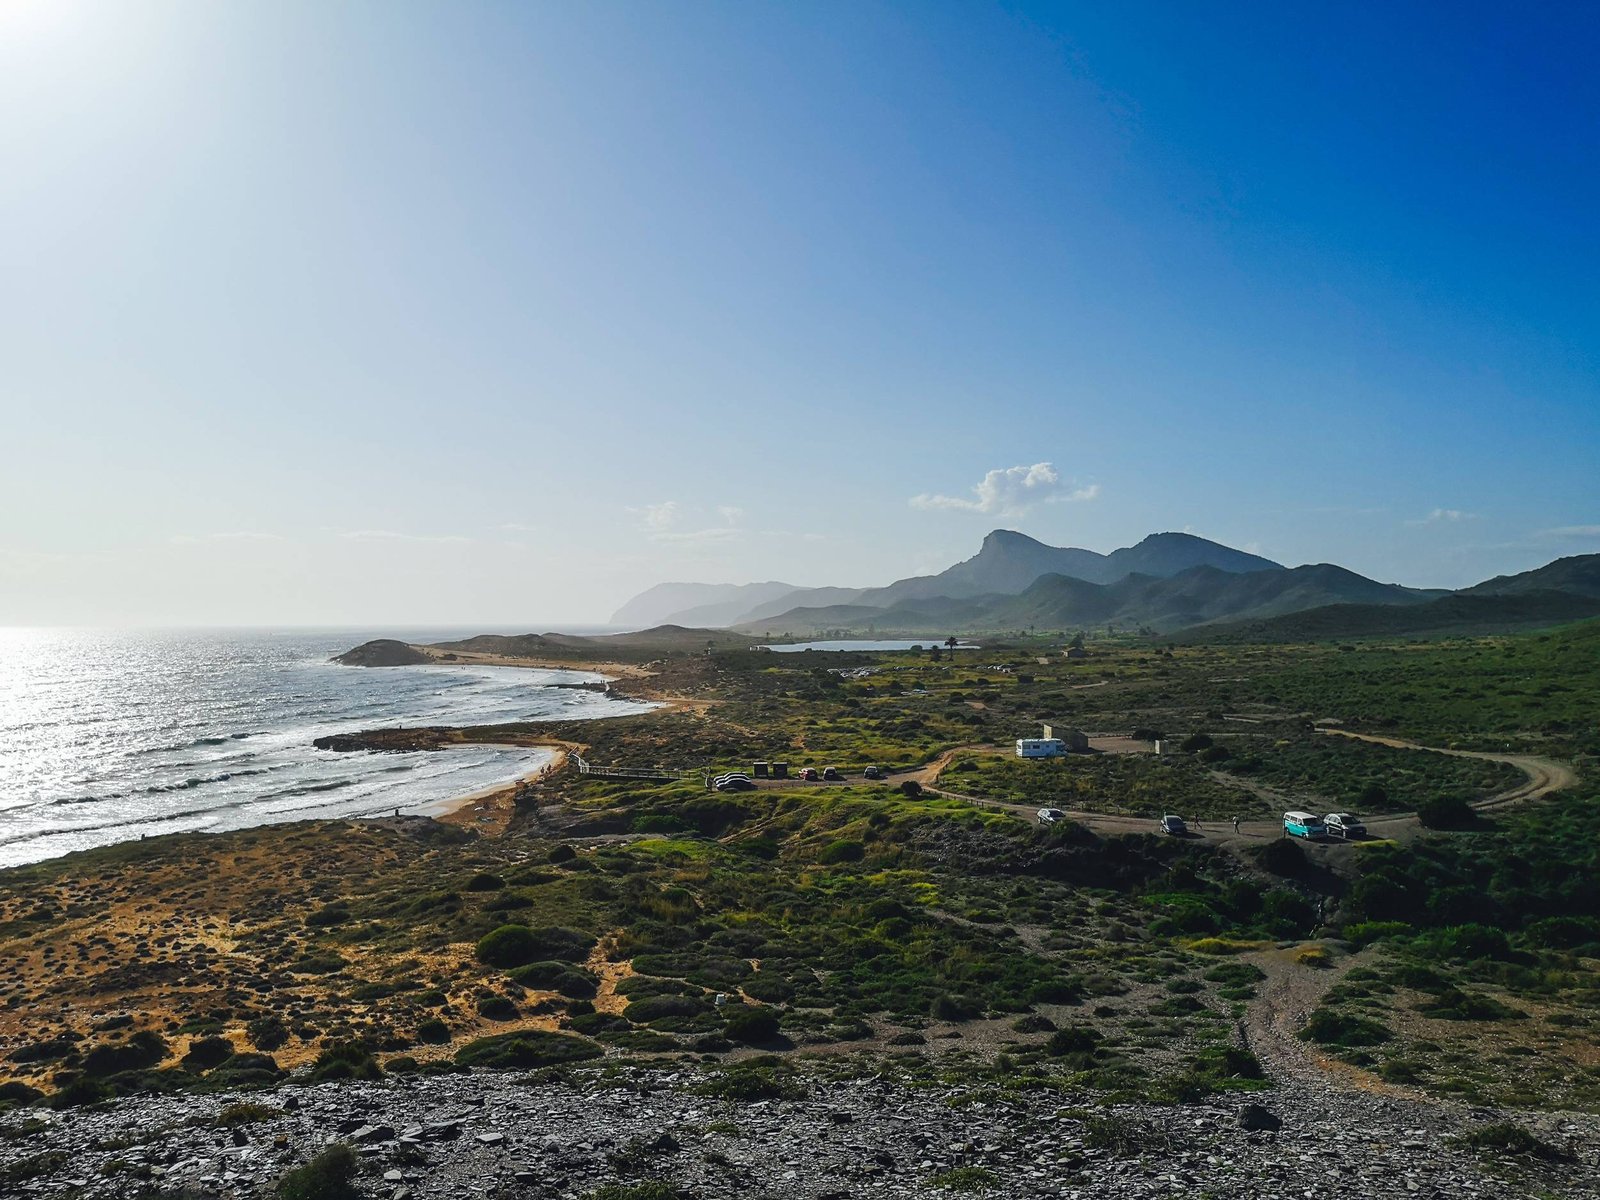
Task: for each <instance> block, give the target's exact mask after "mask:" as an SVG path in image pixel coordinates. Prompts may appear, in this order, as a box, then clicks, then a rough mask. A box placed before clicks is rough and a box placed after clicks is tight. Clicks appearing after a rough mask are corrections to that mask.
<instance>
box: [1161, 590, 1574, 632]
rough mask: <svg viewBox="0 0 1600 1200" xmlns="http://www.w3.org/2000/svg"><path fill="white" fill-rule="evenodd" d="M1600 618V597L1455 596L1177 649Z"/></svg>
mask: <svg viewBox="0 0 1600 1200" xmlns="http://www.w3.org/2000/svg"><path fill="white" fill-rule="evenodd" d="M1591 617H1600V597H1597V598H1591V597H1587V596H1576V595H1570V594H1568V593H1565V592H1526V593H1518V594H1513V595H1507V596H1481V595H1473V594H1457V595H1450V596H1445V597H1443V598H1441V599H1438V600H1432V601H1428V602H1427V603H1424V604H1414V605H1409V606H1407V607H1397V606H1395V605H1382V604H1330V605H1326V606H1324V607H1321V608H1311V609H1307V610H1305V611H1303V612H1295V613H1285V614H1283V615H1282V616H1277V617H1271V618H1268V619H1265V620H1252V621H1229V622H1223V623H1219V624H1215V625H1207V626H1199V627H1196V628H1193V629H1188V630H1184V631H1183V632H1182V633H1179V634H1177V635H1175V640H1176V641H1178V642H1181V643H1198V642H1208V643H1225V642H1241V643H1244V642H1317V641H1330V640H1334V639H1339V640H1344V639H1349V638H1373V637H1442V636H1451V637H1462V636H1474V635H1484V634H1495V633H1510V632H1514V631H1517V630H1526V629H1542V628H1546V627H1548V626H1552V625H1565V624H1567V623H1569V622H1572V621H1583V620H1587V619H1588V618H1591Z"/></svg>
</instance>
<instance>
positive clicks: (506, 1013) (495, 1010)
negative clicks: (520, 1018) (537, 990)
mask: <svg viewBox="0 0 1600 1200" xmlns="http://www.w3.org/2000/svg"><path fill="white" fill-rule="evenodd" d="M478 1015H479V1016H480V1017H484V1018H485V1019H487V1020H490V1021H513V1020H515V1019H516V1017H517V1006H516V1004H515V1002H514V1001H512V999H511V998H510V997H509V996H485V997H483V998H482V999H481V1000H479V1001H478Z"/></svg>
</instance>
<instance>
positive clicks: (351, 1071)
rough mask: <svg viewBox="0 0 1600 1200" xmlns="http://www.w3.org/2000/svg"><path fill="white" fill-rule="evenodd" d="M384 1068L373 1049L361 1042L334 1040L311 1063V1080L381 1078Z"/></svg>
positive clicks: (314, 1081) (319, 1081)
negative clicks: (379, 1063)
mask: <svg viewBox="0 0 1600 1200" xmlns="http://www.w3.org/2000/svg"><path fill="white" fill-rule="evenodd" d="M381 1078H383V1068H382V1067H380V1066H378V1060H377V1059H375V1058H373V1057H372V1050H371V1049H370V1048H369V1047H367V1046H364V1045H362V1044H361V1043H360V1042H334V1043H333V1044H332V1045H329V1046H326V1047H324V1049H323V1051H322V1053H321V1054H319V1055H317V1060H316V1061H315V1062H314V1063H312V1064H311V1081H312V1082H313V1083H322V1082H324V1081H327V1080H335V1079H381Z"/></svg>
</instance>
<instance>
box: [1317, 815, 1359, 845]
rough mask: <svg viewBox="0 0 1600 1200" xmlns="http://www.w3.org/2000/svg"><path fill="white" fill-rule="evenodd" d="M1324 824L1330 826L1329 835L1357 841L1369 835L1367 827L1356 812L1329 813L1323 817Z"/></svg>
mask: <svg viewBox="0 0 1600 1200" xmlns="http://www.w3.org/2000/svg"><path fill="white" fill-rule="evenodd" d="M1323 824H1324V825H1326V826H1327V827H1328V836H1329V837H1337V838H1344V839H1345V840H1346V841H1351V842H1356V841H1360V840H1361V839H1362V838H1364V837H1366V836H1367V827H1366V826H1365V825H1363V824H1362V823H1361V818H1360V817H1358V816H1356V815H1355V814H1354V813H1329V814H1328V815H1327V816H1326V817H1324V818H1323Z"/></svg>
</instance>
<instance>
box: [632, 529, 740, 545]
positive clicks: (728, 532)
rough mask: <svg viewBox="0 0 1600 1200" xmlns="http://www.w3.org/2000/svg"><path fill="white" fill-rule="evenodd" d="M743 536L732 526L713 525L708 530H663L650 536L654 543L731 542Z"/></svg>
mask: <svg viewBox="0 0 1600 1200" xmlns="http://www.w3.org/2000/svg"><path fill="white" fill-rule="evenodd" d="M743 536H744V530H742V529H736V528H734V527H733V526H732V525H713V526H712V527H711V528H710V529H682V530H672V529H664V530H660V531H658V532H656V533H652V534H651V535H650V540H651V541H654V542H732V541H737V540H738V539H739V538H742V537H743Z"/></svg>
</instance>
